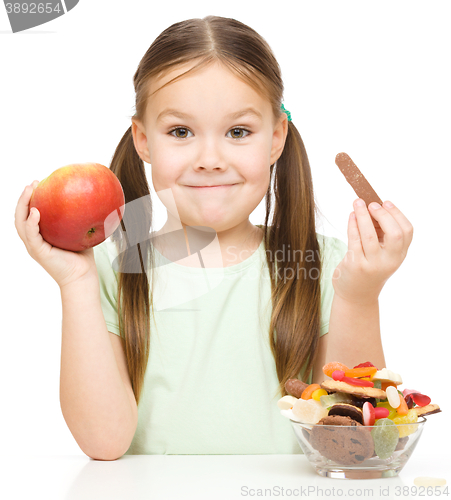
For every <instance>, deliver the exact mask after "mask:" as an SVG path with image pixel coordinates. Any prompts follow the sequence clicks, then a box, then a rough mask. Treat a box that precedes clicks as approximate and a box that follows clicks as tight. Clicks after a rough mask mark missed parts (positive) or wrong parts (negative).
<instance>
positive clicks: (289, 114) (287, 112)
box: [280, 104, 293, 122]
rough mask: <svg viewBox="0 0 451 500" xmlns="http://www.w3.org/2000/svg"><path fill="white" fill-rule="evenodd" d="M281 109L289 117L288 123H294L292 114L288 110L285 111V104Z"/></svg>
mask: <svg viewBox="0 0 451 500" xmlns="http://www.w3.org/2000/svg"><path fill="white" fill-rule="evenodd" d="M280 109H281V110H282V111H283V112H284V113H286V114H287V116H288V121H289V122H291V121H293V120H292V119H291V113H290V112H289V111H288V110H287V109H285V106H284V105H283V104H282V106H281V107H280Z"/></svg>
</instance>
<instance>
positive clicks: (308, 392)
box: [301, 384, 321, 399]
mask: <svg viewBox="0 0 451 500" xmlns="http://www.w3.org/2000/svg"><path fill="white" fill-rule="evenodd" d="M318 389H321V386H320V385H319V384H310V385H308V386H307V387H306V388H305V389H304V391H303V392H302V394H301V399H312V394H313V393H314V392H315V391H317V390H318Z"/></svg>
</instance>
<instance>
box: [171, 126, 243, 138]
mask: <svg viewBox="0 0 451 500" xmlns="http://www.w3.org/2000/svg"><path fill="white" fill-rule="evenodd" d="M179 130H181V131H182V137H180V135H179V133H178V131H179ZM173 132H175V135H173ZM188 132H190V131H189V130H188V129H187V128H186V127H176V128H173V129H172V130H171V131H170V132H169V134H171V135H173V137H175V138H176V139H186V138H187V137H188V136H187V135H186V134H188ZM229 132H238V133H240V132H247V135H250V133H251V132H250V131H249V130H247V129H245V128H242V127H234V128H232V129H230V130H229ZM229 132H228V133H229ZM247 135H245V136H244V137H243V136H241V137H231V139H235V140H237V141H240V140H241V139H244V138H245V137H247Z"/></svg>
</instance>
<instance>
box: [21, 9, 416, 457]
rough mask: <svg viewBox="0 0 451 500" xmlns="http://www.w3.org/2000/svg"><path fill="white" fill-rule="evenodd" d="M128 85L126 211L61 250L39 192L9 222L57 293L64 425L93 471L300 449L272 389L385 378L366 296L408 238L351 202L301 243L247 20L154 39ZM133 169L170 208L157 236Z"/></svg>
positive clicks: (275, 93) (295, 158)
mask: <svg viewBox="0 0 451 500" xmlns="http://www.w3.org/2000/svg"><path fill="white" fill-rule="evenodd" d="M134 86H135V91H136V113H135V115H134V116H133V117H132V125H131V126H130V127H129V129H128V130H127V131H126V133H125V135H124V136H123V138H122V139H121V141H120V143H119V145H118V147H117V149H116V151H115V154H114V157H113V159H112V162H111V166H110V168H111V170H112V171H113V172H114V173H115V174H116V175H117V177H118V178H119V180H120V182H121V184H122V187H123V189H124V194H125V201H126V210H125V216H124V220H123V221H122V223H121V225H120V226H119V227H118V228H117V230H116V231H115V233H114V234H113V235H112V237H111V238H109V239H107V240H106V241H104V242H103V243H102V244H100V245H98V246H97V247H95V248H93V249H92V248H91V249H88V250H85V251H82V252H77V253H76V252H70V251H65V250H61V249H58V248H55V247H52V246H51V245H49V244H48V243H47V242H45V241H44V240H43V238H42V237H41V235H40V233H39V212H38V211H36V210H34V209H33V210H32V211H31V212H30V210H29V200H30V196H31V193H32V190H33V189H32V188H34V187H36V184H37V181H35V182H34V183H33V184H32V185H31V186H27V187H26V188H25V190H24V192H23V193H22V195H21V197H20V199H19V201H18V204H17V208H16V228H17V231H18V233H19V235H20V237H21V239H22V240H23V242H24V243H25V245H26V247H27V250H28V252H29V254H30V255H31V256H32V258H33V259H35V260H36V261H37V262H38V263H39V264H40V265H41V266H42V267H44V269H46V271H47V272H49V274H50V275H51V276H52V277H53V278H54V279H55V281H56V282H57V283H58V285H59V287H60V290H61V299H62V311H63V313H62V314H63V322H62V352H61V386H60V388H61V390H60V401H61V409H62V412H63V415H64V418H65V420H66V422H67V424H68V426H69V428H70V430H71V432H72V434H73V436H74V438H75V439H76V441H77V443H78V444H79V446H80V448H81V449H82V450H83V452H84V453H86V454H87V455H88V456H90V457H92V458H94V459H100V460H114V459H117V458H119V457H120V456H122V455H123V454H124V453H127V454H266V453H279V454H280V453H302V451H301V450H300V448H299V446H298V444H297V442H296V439H295V436H294V433H293V432H292V429H291V427H290V423H289V421H288V420H287V419H286V418H283V417H282V416H281V415H280V412H279V409H278V407H277V400H278V399H279V398H280V397H281V396H283V395H284V394H286V392H285V388H284V386H285V382H286V381H287V380H288V379H289V378H295V377H299V378H300V379H302V380H304V381H305V382H307V383H320V382H321V381H322V380H323V373H322V366H323V365H324V364H325V363H328V362H330V361H340V362H342V363H344V364H346V365H348V366H351V367H352V366H355V365H356V364H359V363H361V362H364V361H368V360H369V361H371V362H372V363H373V364H374V365H375V366H377V367H378V368H379V369H381V368H383V367H384V366H385V360H384V353H383V349H382V344H381V336H380V326H379V309H378V296H379V294H380V292H381V290H382V288H383V286H384V284H385V282H386V281H387V279H388V278H389V277H390V276H391V275H392V274H393V273H394V272H395V271H396V269H397V268H398V267H399V266H400V265H401V263H402V261H403V260H404V258H405V256H406V253H407V249H408V247H409V245H410V243H411V240H412V232H413V230H412V225H411V224H410V223H409V221H408V220H407V219H406V217H405V216H404V215H403V214H402V213H401V211H400V210H399V209H398V208H396V207H395V206H394V205H393V204H391V203H390V202H385V203H384V204H383V207H381V206H380V205H378V204H376V203H371V204H370V206H369V207H366V205H365V203H364V202H363V201H362V200H360V199H359V200H356V201H355V202H354V207H353V212H352V213H351V215H350V217H349V221H348V248H346V245H345V244H344V243H343V242H342V241H340V240H339V239H337V238H333V237H327V236H324V235H321V234H319V233H317V232H316V230H315V213H316V206H315V201H314V194H313V188H312V177H311V171H310V166H309V161H308V157H307V153H306V151H305V148H304V144H303V141H302V139H301V136H300V135H299V132H298V130H297V128H296V126H295V124H294V122H293V121H292V119H291V115H290V113H289V112H287V111H286V110H285V109H284V107H283V106H282V97H283V90H284V87H283V83H282V79H281V71H280V68H279V66H278V63H277V61H276V59H275V57H274V55H273V53H272V51H271V49H270V47H269V45H268V44H267V42H266V41H265V40H264V39H263V38H262V37H261V36H260V35H258V34H257V33H256V32H255V31H254V30H253V29H251V28H250V27H248V26H246V25H245V24H242V23H241V22H239V21H237V20H235V19H229V18H222V17H217V16H208V17H205V18H203V19H190V20H187V21H182V22H178V23H176V24H174V25H172V26H170V27H169V28H167V29H166V30H164V31H163V33H161V35H160V36H158V37H157V39H156V40H155V41H154V42H153V43H152V45H151V46H150V48H149V49H148V51H147V52H146V54H145V55H144V57H143V58H142V60H141V62H140V64H139V66H138V69H137V71H136V73H135V75H134ZM144 161H145V162H147V163H149V164H151V169H152V170H151V171H152V182H153V185H154V188H155V190H156V192H157V193H158V196H159V197H160V199H161V201H162V202H163V204H164V205H165V206H166V208H167V210H168V218H167V221H166V223H165V225H164V227H163V228H162V229H161V230H160V231H158V232H152V231H151V225H152V204H151V199H150V191H149V187H148V184H147V178H146V174H145V169H144V163H143V162H144ZM263 197H265V201H266V218H265V223H264V224H263V225H258V226H254V225H253V224H252V223H251V222H250V221H249V216H250V214H251V213H252V212H253V211H254V210H255V208H256V207H257V206H258V205H259V203H260V201H261V200H262V199H263ZM138 202H139V203H140V206H141V209H137V208H136V207H137V206H138V205H137V203H138ZM371 216H372V217H373V218H374V219H375V220H376V221H377V222H378V223H379V225H380V228H378V229H377V230H376V229H375V227H374V225H373V223H372V220H371ZM270 217H271V221H270V223H268V221H269V219H270ZM218 257H219V259H218Z"/></svg>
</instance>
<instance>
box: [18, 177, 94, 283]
mask: <svg viewBox="0 0 451 500" xmlns="http://www.w3.org/2000/svg"><path fill="white" fill-rule="evenodd" d="M38 184H39V181H34V182H33V183H32V184H30V185H29V186H26V188H25V190H24V192H23V193H22V194H21V196H20V198H19V201H18V202H17V206H16V212H15V226H16V230H17V232H18V234H19V236H20V239H21V240H22V241H23V242H24V244H25V246H26V248H27V252H28V253H29V254H30V255H31V257H32V258H33V259H34V260H35V261H36V262H37V263H38V264H40V265H41V266H42V267H43V268H44V269H45V270H46V271H47V272H48V273H49V274H50V276H51V277H52V278H53V279H54V280H55V281H56V282H57V283H58V285H59V286H60V288H61V287H63V286H66V285H67V284H69V283H72V282H74V281H78V280H80V279H85V278H92V277H95V278H96V279H98V278H97V276H98V275H97V267H96V263H95V259H94V250H93V249H92V248H88V249H87V250H82V251H80V252H73V251H71V250H62V249H60V248H57V247H54V246H52V245H50V243H48V242H47V241H45V240H44V238H43V237H42V235H41V233H40V232H39V219H40V214H39V211H38V212H37V214H33V213H30V199H31V195H32V193H33V191H34V190H35V189H36V186H37V185H38ZM33 212H34V209H33Z"/></svg>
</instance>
